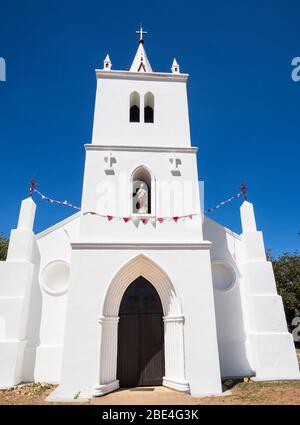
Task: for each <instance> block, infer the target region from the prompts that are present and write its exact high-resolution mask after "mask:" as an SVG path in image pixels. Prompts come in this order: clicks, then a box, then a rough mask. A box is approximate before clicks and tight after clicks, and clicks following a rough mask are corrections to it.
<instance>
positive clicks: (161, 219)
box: [157, 217, 165, 223]
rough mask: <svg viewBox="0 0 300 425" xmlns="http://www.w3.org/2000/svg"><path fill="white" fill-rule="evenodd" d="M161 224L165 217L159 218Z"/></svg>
mask: <svg viewBox="0 0 300 425" xmlns="http://www.w3.org/2000/svg"><path fill="white" fill-rule="evenodd" d="M157 220H158V221H159V222H160V223H162V222H163V221H164V220H165V219H164V218H163V217H158V219H157Z"/></svg>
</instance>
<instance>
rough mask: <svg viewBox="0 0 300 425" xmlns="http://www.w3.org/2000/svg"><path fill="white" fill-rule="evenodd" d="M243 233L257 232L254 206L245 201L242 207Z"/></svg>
mask: <svg viewBox="0 0 300 425" xmlns="http://www.w3.org/2000/svg"><path fill="white" fill-rule="evenodd" d="M240 212H241V221H242V229H243V233H246V232H256V222H255V215H254V209H253V205H252V204H251V203H250V202H248V201H244V202H243V203H242V205H241V207H240Z"/></svg>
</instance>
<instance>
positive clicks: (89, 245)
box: [71, 241, 212, 249]
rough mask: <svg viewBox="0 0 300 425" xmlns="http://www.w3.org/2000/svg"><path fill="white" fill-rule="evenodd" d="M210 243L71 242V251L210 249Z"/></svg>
mask: <svg viewBox="0 0 300 425" xmlns="http://www.w3.org/2000/svg"><path fill="white" fill-rule="evenodd" d="M211 245H212V243H211V242H209V241H203V242H199V243H196V242H195V243H193V242H190V243H189V242H161V243H159V242H94V241H90V242H79V241H78V242H76V241H73V242H71V247H72V249H210V248H211Z"/></svg>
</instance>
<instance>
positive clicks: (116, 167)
mask: <svg viewBox="0 0 300 425" xmlns="http://www.w3.org/2000/svg"><path fill="white" fill-rule="evenodd" d="M139 34H140V39H139V45H138V49H137V53H136V55H135V57H134V60H133V62H132V65H131V68H130V69H129V70H126V71H120V70H114V69H113V67H112V63H111V61H110V58H109V56H107V57H106V58H105V61H104V66H103V69H101V70H100V69H99V70H98V69H97V70H96V79H97V90H96V101H95V113H94V126H93V134H92V140H91V143H90V144H87V145H85V151H86V161H85V170H84V181H83V190H82V203H81V207H80V210H79V211H78V212H76V213H75V214H73V215H71V216H70V217H68V218H67V219H65V220H63V221H62V222H59V223H57V224H56V225H54V226H52V227H50V228H48V229H46V230H44V231H43V232H41V233H39V234H35V233H34V232H33V225H34V217H35V210H36V205H35V203H34V201H33V199H32V197H29V198H28V199H25V200H24V201H23V202H22V204H21V209H20V215H19V221H18V225H17V228H16V229H14V230H12V232H11V236H10V242H9V249H8V255H7V260H6V261H3V262H1V263H0V387H1V388H6V387H11V386H14V385H16V384H18V383H20V382H28V381H36V382H49V383H58V384H59V385H58V387H57V388H56V390H55V394H53V396H52V397H53V399H54V398H55V399H57V400H64V399H73V398H74V397H75V396H76V397H79V398H90V397H92V396H102V395H104V394H106V393H108V392H111V391H113V390H116V389H118V388H119V387H137V386H149V385H150V386H152V385H164V386H166V387H169V388H172V389H174V390H177V391H182V392H186V393H189V394H191V395H193V396H200V395H206V394H211V395H218V394H221V393H222V379H223V378H225V377H243V376H251V377H253V379H256V380H278V379H299V368H298V363H297V358H296V353H295V349H294V345H293V338H292V335H291V334H289V333H288V330H287V324H286V319H285V314H284V309H283V304H282V299H281V297H280V296H278V294H277V290H276V285H275V280H274V274H273V270H272V264H271V263H270V262H269V261H267V259H266V254H265V247H264V242H263V236H262V232H261V231H258V230H257V228H256V222H255V217H254V211H253V206H252V204H251V203H249V202H248V201H244V202H243V203H242V205H241V208H240V213H241V223H242V234H240V235H238V234H236V233H234V232H232V231H231V230H229V229H227V228H225V227H223V226H222V225H220V224H218V223H216V222H215V221H213V220H211V219H210V218H208V217H206V216H205V214H204V212H203V200H202V198H203V196H202V195H203V193H201V186H199V184H198V179H199V177H198V170H197V148H195V147H192V146H191V140H190V129H189V114H188V101H187V91H186V85H187V80H188V74H184V73H181V71H180V67H179V65H178V64H177V62H176V60H174V62H173V65H172V68H171V72H168V73H164V72H154V71H153V70H152V68H151V65H150V62H149V60H148V57H147V55H146V52H145V49H144V40H143V34H144V32H143V31H142V30H141V31H140V32H139ZM200 176H201V170H200ZM199 187H200V190H199ZM49 208H51V206H50V205H49Z"/></svg>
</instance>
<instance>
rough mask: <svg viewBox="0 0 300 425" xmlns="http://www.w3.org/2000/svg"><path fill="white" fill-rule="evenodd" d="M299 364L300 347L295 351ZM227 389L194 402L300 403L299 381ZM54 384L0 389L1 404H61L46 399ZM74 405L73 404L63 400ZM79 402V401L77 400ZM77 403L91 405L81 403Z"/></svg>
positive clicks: (244, 384) (235, 385) (251, 383)
mask: <svg viewBox="0 0 300 425" xmlns="http://www.w3.org/2000/svg"><path fill="white" fill-rule="evenodd" d="M296 351H297V357H298V361H299V365H300V348H298V349H297V350H296ZM225 383H226V385H227V388H228V389H230V391H231V395H228V396H226V397H205V398H196V399H195V400H196V402H197V404H214V405H216V404H222V405H228V404H231V405H232V404H273V405H274V404H294V405H295V404H297V405H300V381H270V382H254V381H249V382H240V381H232V382H230V381H228V382H226V381H225ZM55 387H56V385H51V384H43V383H34V384H23V385H17V386H16V387H14V388H10V389H7V390H0V405H1V404H2V405H3V404H13V405H18V404H31V405H39V404H61V403H48V402H47V401H45V399H46V398H47V397H48V395H49V394H50V393H51V392H52V391H53V390H54V388H55ZM64 404H73V403H64ZM76 404H78V403H76ZM79 404H90V402H89V401H88V402H82V403H79Z"/></svg>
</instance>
